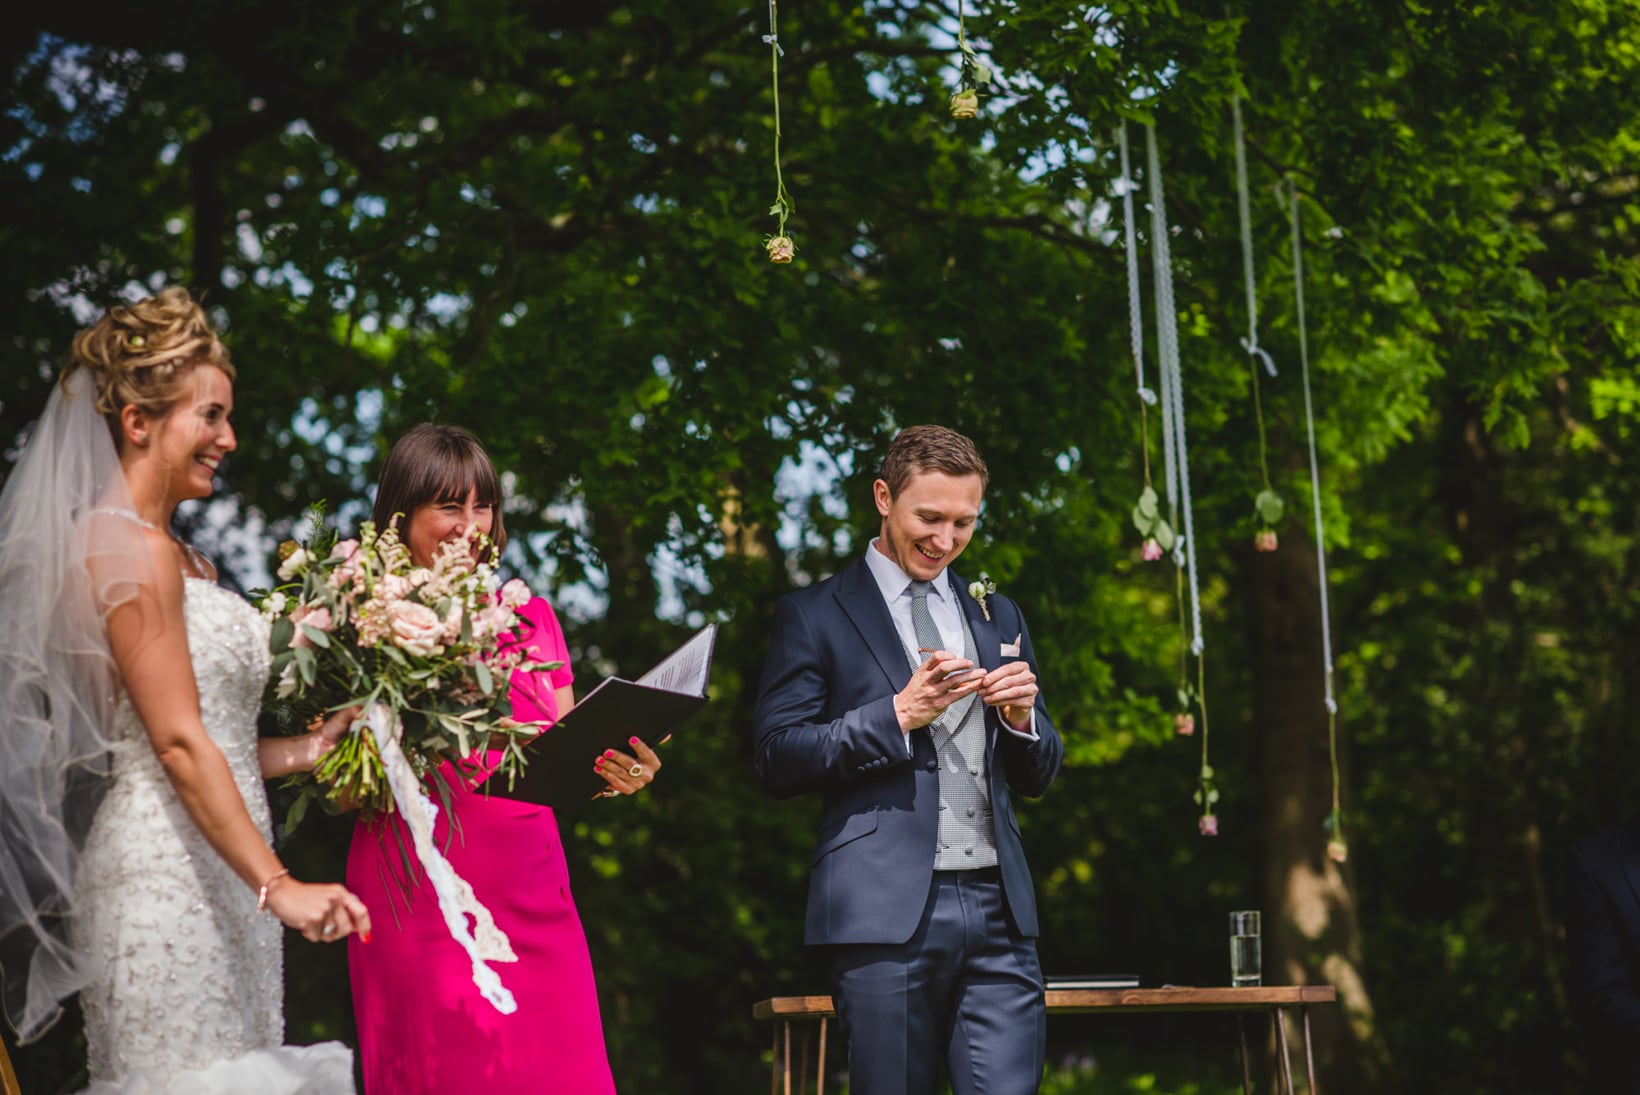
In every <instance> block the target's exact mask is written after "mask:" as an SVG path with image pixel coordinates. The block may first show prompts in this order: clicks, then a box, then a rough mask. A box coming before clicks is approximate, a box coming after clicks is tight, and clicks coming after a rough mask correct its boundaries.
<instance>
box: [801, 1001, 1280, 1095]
mask: <svg viewBox="0 0 1640 1095" xmlns="http://www.w3.org/2000/svg"><path fill="white" fill-rule="evenodd" d="M1304 1022H1305V1027H1304V1030H1305V1032H1306V1036H1308V1031H1309V1029H1310V1028H1309V1025H1308V1024H1309V1018H1308V1017H1306V1018H1305V1020H1304ZM814 1095H826V1017H825V1016H824V1015H822V1016H821V1017H820V1063H819V1064H818V1065H817V1066H816V1067H815V1070H814Z"/></svg>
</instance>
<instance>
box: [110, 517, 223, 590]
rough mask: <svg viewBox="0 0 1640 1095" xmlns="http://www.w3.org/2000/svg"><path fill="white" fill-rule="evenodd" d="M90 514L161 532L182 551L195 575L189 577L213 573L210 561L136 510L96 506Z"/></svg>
mask: <svg viewBox="0 0 1640 1095" xmlns="http://www.w3.org/2000/svg"><path fill="white" fill-rule="evenodd" d="M91 512H92V513H106V514H108V515H109V516H111V517H123V518H125V519H126V520H127V521H132V522H134V523H136V524H139V525H141V526H142V527H143V528H145V529H149V530H151V531H153V532H162V533H164V534H165V535H166V536H169V537H170V538H171V542H172V543H174V544H176V546H177V547H179V548H181V549H182V552H183V555H184V556H185V557H186V558H187V560H188V562H189V563H190V564H192V565H193V568H194V570H195V572H196V573H194V574H192V575H189V577H194V578H204V577H205V576H206V574H207V572H208V571H214V570H215V569H216V568H215V567H212V566H210V565H209V563H210V561H209V560H208V559H206V558H205V556H204V555H203V554H202V553H201V552H200V550H199V549H198V548H196V547H194V545H192V544H190V543H189V542H188V541H186V540H184V539H183V538H182V537H180V536H178V535H177V534H176V533H175V532H173V531H172V530H170V529H168V528H163V529H162V528H160V527H159V526H158V525H156V524H154V522H152V521H150V520H148V519H147V518H146V517H144V516H143V515H142V514H140V513H138V512H137V511H136V510H133V509H126V508H125V507H124V506H98V507H97V508H96V509H94V510H92V511H91ZM183 573H184V574H187V571H184V572H183Z"/></svg>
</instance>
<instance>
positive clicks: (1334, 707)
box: [1286, 175, 1348, 863]
mask: <svg viewBox="0 0 1640 1095" xmlns="http://www.w3.org/2000/svg"><path fill="white" fill-rule="evenodd" d="M1286 183H1287V216H1288V221H1289V227H1290V233H1291V236H1292V248H1293V306H1294V308H1295V309H1296V310H1297V313H1298V367H1299V377H1300V379H1301V380H1302V381H1303V387H1304V432H1305V436H1306V439H1307V441H1308V443H1309V450H1310V507H1311V509H1312V510H1313V511H1314V513H1315V566H1316V573H1317V575H1318V577H1319V583H1318V584H1319V585H1320V587H1321V665H1322V687H1323V692H1322V694H1323V696H1324V697H1325V700H1326V704H1327V758H1328V760H1329V762H1330V763H1331V766H1332V814H1331V815H1330V816H1329V817H1328V818H1327V828H1328V829H1329V830H1330V831H1331V833H1332V839H1331V840H1330V841H1328V845H1327V854H1328V855H1330V856H1332V858H1333V859H1335V860H1337V861H1338V862H1340V863H1342V862H1343V861H1344V859H1345V856H1346V855H1347V854H1348V849H1347V845H1346V844H1345V842H1344V813H1343V810H1342V808H1341V802H1340V791H1339V778H1338V700H1337V697H1336V696H1334V694H1333V649H1332V610H1331V607H1330V606H1329V604H1328V600H1327V529H1326V524H1325V521H1324V519H1323V518H1322V515H1321V462H1320V460H1319V459H1318V458H1317V456H1316V446H1315V405H1314V402H1313V401H1312V399H1311V398H1310V345H1309V332H1308V329H1307V326H1306V323H1305V317H1304V247H1303V238H1304V226H1303V222H1302V219H1301V217H1300V215H1299V208H1298V186H1297V185H1296V184H1295V183H1294V182H1293V179H1292V176H1291V175H1289V176H1287V179H1286Z"/></svg>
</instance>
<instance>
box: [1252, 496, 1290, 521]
mask: <svg viewBox="0 0 1640 1095" xmlns="http://www.w3.org/2000/svg"><path fill="white" fill-rule="evenodd" d="M1253 508H1254V509H1255V510H1256V511H1258V516H1259V520H1261V521H1263V522H1264V523H1265V524H1266V525H1275V524H1278V523H1280V521H1281V515H1282V514H1283V513H1285V512H1286V510H1287V507H1286V505H1285V504H1284V503H1283V502H1282V501H1281V495H1279V494H1277V493H1276V492H1275V491H1273V490H1261V491H1259V492H1258V497H1257V498H1254V499H1253Z"/></svg>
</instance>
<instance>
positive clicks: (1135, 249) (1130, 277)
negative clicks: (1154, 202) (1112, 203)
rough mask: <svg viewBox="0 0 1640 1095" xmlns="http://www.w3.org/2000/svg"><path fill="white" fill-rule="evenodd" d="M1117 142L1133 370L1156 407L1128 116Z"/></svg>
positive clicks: (1141, 389)
mask: <svg viewBox="0 0 1640 1095" xmlns="http://www.w3.org/2000/svg"><path fill="white" fill-rule="evenodd" d="M1116 143H1117V147H1119V148H1120V149H1121V150H1122V177H1121V178H1120V179H1117V180H1116V185H1117V188H1118V189H1120V190H1121V192H1122V228H1123V231H1124V232H1125V233H1126V238H1127V283H1128V342H1129V344H1130V345H1131V346H1132V348H1133V373H1134V379H1135V382H1136V383H1137V385H1138V391H1139V398H1140V399H1141V400H1143V401H1144V402H1145V403H1147V404H1149V405H1150V406H1152V407H1154V406H1155V405H1156V393H1155V392H1153V391H1151V390H1150V389H1149V388H1148V387H1146V386H1145V328H1144V322H1145V321H1144V315H1143V311H1142V309H1141V308H1140V305H1139V245H1138V232H1137V231H1136V228H1135V224H1134V220H1133V192H1134V191H1135V190H1137V189H1139V187H1138V184H1136V183H1135V182H1134V181H1133V167H1132V166H1131V165H1130V164H1129V162H1128V135H1127V119H1125V118H1124V119H1123V120H1122V123H1121V125H1119V126H1117V128H1116ZM1147 447H1148V446H1147Z"/></svg>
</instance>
